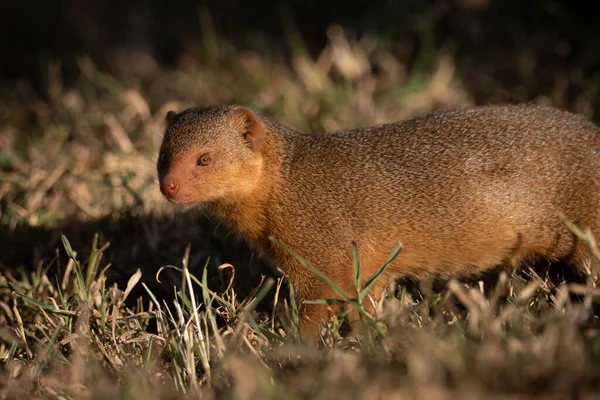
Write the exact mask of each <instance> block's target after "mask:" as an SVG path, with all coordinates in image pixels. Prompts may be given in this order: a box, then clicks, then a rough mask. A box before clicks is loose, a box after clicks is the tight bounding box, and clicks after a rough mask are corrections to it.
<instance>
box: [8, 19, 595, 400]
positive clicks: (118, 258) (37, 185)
mask: <svg viewBox="0 0 600 400" xmlns="http://www.w3.org/2000/svg"><path fill="white" fill-rule="evenodd" d="M207 35H208V33H207ZM329 36H330V42H329V44H328V45H327V47H326V48H325V49H323V51H322V53H321V55H320V56H319V57H318V58H317V59H315V60H313V59H311V58H309V57H308V56H307V55H306V54H305V53H304V52H302V51H299V52H298V53H295V54H293V55H292V57H291V59H290V60H289V61H290V62H289V63H287V62H283V61H280V60H277V59H265V58H263V57H261V56H260V55H259V54H256V53H252V52H238V53H232V54H231V55H228V54H229V53H230V52H232V50H231V46H225V45H222V43H219V40H221V39H219V38H218V37H212V36H211V37H210V38H209V39H210V41H211V43H213V45H211V46H212V47H210V48H211V49H213V50H211V52H212V53H211V54H212V56H211V61H210V63H208V65H204V64H202V63H200V62H198V61H197V60H196V59H194V58H192V57H184V58H183V59H182V60H181V63H180V66H179V68H178V69H177V70H169V69H164V68H162V67H160V66H159V65H158V64H156V63H154V62H153V60H152V58H151V57H150V56H149V55H148V54H144V53H131V54H127V55H123V54H121V55H120V56H119V57H121V58H118V57H117V59H116V60H115V64H116V65H117V66H118V67H117V70H116V71H115V72H113V73H112V74H111V75H108V74H105V73H104V72H102V71H99V70H98V69H97V68H96V66H95V65H94V64H93V62H92V61H91V60H90V59H88V58H86V57H82V58H81V59H80V60H79V68H80V74H79V76H80V78H79V81H78V82H76V83H75V84H74V85H73V86H69V87H66V86H63V84H62V80H61V77H60V75H59V74H58V72H57V71H59V70H60V69H59V68H51V69H50V71H49V74H48V75H49V76H50V77H51V79H50V81H49V87H51V88H52V90H51V91H50V92H49V98H50V100H49V101H40V100H37V99H35V98H34V97H33V96H32V95H31V90H30V89H29V88H28V86H27V85H26V84H15V87H14V90H13V91H12V92H11V93H12V94H11V96H8V97H4V98H2V99H1V100H0V114H2V115H6V116H8V118H6V122H2V124H1V125H0V148H1V149H2V150H1V151H0V174H1V175H0V194H1V201H0V267H1V269H0V307H1V309H2V312H0V360H1V364H0V365H1V367H0V377H1V378H0V382H2V383H1V385H0V397H2V398H32V397H34V398H61V399H65V398H106V397H109V396H117V397H120V398H144V399H161V398H188V397H189V398H197V397H199V396H202V397H203V398H216V397H225V398H292V399H293V398H307V397H310V398H332V397H334V396H335V397H341V398H367V397H368V398H381V397H410V398H417V397H421V398H436V399H437V398H464V397H470V398H480V397H483V396H491V397H493V398H564V397H569V398H574V397H577V398H595V397H596V396H597V395H598V394H599V392H600V385H599V384H598V382H600V364H599V362H600V334H599V331H598V317H597V313H598V312H597V300H596V298H597V296H598V294H599V293H600V290H599V289H598V288H597V285H598V279H599V276H598V272H597V265H596V264H592V265H590V266H589V274H588V276H587V278H586V279H587V280H585V282H583V283H573V282H567V281H565V280H564V279H563V278H562V275H561V274H560V273H559V274H557V273H555V272H554V271H550V272H549V273H541V272H539V271H536V270H534V269H532V268H529V267H528V266H525V268H524V270H523V272H522V273H519V274H514V275H507V274H506V273H505V272H499V273H491V274H486V275H482V276H479V277H471V278H470V279H468V280H464V281H460V280H456V279H452V280H449V281H447V282H441V283H438V282H409V281H406V282H401V283H400V285H399V286H398V287H390V288H389V292H388V294H387V296H386V298H385V300H384V301H382V302H381V303H380V304H378V305H377V306H378V307H377V313H376V314H374V315H371V314H368V313H367V312H366V311H365V310H364V309H363V308H362V303H361V301H356V299H358V300H361V299H362V298H364V297H365V296H366V292H365V289H368V287H369V285H371V284H372V283H373V282H374V280H369V281H368V282H367V284H366V287H361V286H360V282H358V281H357V288H356V289H357V291H356V293H352V294H344V296H342V298H344V297H345V300H346V301H347V302H349V303H351V304H353V305H354V306H356V307H357V308H358V311H359V313H360V315H361V317H362V320H363V322H364V325H365V326H364V330H363V331H362V332H363V334H362V336H361V337H358V338H348V337H344V336H343V335H341V334H340V329H341V324H340V321H332V323H331V324H330V326H329V327H328V328H327V329H326V330H325V337H324V344H323V347H322V348H321V349H319V350H315V349H313V348H310V347H307V346H305V345H304V344H302V343H300V342H298V340H297V338H298V331H297V322H298V310H297V304H296V303H295V300H294V296H293V292H290V290H289V289H288V285H287V282H286V281H285V280H284V279H282V278H281V276H280V275H279V274H277V272H276V271H275V270H274V268H273V267H272V266H270V265H269V263H268V262H267V261H266V260H263V259H262V258H260V256H258V255H256V254H254V253H253V251H252V250H251V249H248V248H247V247H246V246H245V245H244V244H243V243H240V242H238V241H237V240H236V239H235V238H234V237H232V236H231V235H229V234H228V233H227V232H225V231H224V230H223V228H222V227H220V226H218V225H216V224H215V223H214V221H212V220H211V219H210V217H207V216H204V215H202V214H201V213H199V212H198V211H197V210H185V211H181V210H179V209H173V208H171V206H170V205H168V204H166V203H165V202H163V201H162V199H161V196H160V193H159V191H158V189H157V185H156V179H155V172H154V160H155V156H156V150H157V146H158V144H159V142H160V135H161V129H162V128H161V126H162V119H163V117H164V115H165V114H166V111H167V110H169V109H181V108H183V107H185V106H188V105H192V104H206V103H232V102H236V103H242V104H246V105H250V106H252V107H254V108H256V109H258V110H260V111H261V112H262V113H264V114H265V115H267V116H273V117H276V119H277V120H280V121H283V122H285V123H287V124H290V125H292V126H295V127H297V128H298V129H305V130H309V129H312V130H317V129H327V130H334V129H339V128H348V127H353V126H359V125H364V124H371V123H379V122H385V121H391V120H395V119H401V118H407V117H410V116H414V115H418V114H422V113H425V112H429V111H433V110H435V109H439V108H456V107H462V106H467V105H471V104H472V103H473V101H472V99H471V98H470V96H469V94H468V92H467V91H466V90H465V89H464V87H463V80H462V78H461V77H460V76H459V75H457V73H456V71H455V69H454V64H453V59H452V57H451V56H450V55H448V54H441V55H439V56H438V57H437V58H435V59H434V60H433V61H432V62H431V63H430V64H429V65H427V67H425V68H422V67H419V69H418V70H411V69H408V68H407V67H406V66H405V65H402V64H401V63H400V62H399V61H398V60H396V59H395V58H394V56H393V53H390V52H387V51H386V50H385V49H381V48H376V46H375V47H374V46H373V45H372V43H371V42H369V40H363V41H355V40H350V39H348V38H347V37H346V36H345V35H344V32H343V31H341V30H340V29H339V28H336V27H334V28H332V29H331V30H330V32H329ZM290 37H293V38H295V39H290V40H300V39H298V38H297V37H296V36H294V35H290ZM290 47H292V48H300V49H301V48H302V46H301V44H297V45H295V46H290ZM215 49H219V50H222V51H220V52H216V51H215ZM375 60H379V66H380V67H381V68H382V69H381V70H380V71H378V72H377V73H375V72H372V68H371V66H372V64H373V63H374V62H375ZM381 60H384V61H385V62H381ZM399 71H401V73H400V72H399ZM542 100H543V99H542ZM572 228H573V229H576V227H574V226H573V227H572ZM578 234H579V235H580V237H581V238H583V239H584V240H587V241H588V242H589V243H590V246H592V247H593V248H595V243H594V242H593V240H592V238H591V236H590V235H589V232H579V231H578ZM354 251H355V252H356V248H355V250H354ZM390 251H392V249H390ZM398 252H400V247H398V248H397V249H395V250H394V251H393V252H392V256H398V257H402V253H401V252H400V253H399V254H398ZM299 257H300V256H299ZM355 260H358V258H357V257H356V254H355ZM306 266H307V268H310V265H308V264H307V265H306ZM354 268H355V271H356V272H358V271H359V270H360V265H359V263H358V262H355V264H354ZM384 268H385V265H384V266H382V269H381V270H380V272H382V271H383V269H384ZM315 272H316V271H315ZM378 275H379V273H377V274H375V276H374V277H373V279H377V278H378ZM321 278H323V279H327V278H326V277H321ZM323 300H327V299H323Z"/></svg>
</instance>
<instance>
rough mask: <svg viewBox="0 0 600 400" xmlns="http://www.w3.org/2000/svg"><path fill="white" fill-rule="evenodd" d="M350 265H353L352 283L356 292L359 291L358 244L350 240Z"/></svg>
mask: <svg viewBox="0 0 600 400" xmlns="http://www.w3.org/2000/svg"><path fill="white" fill-rule="evenodd" d="M352 266H353V267H354V285H355V286H356V293H357V294H358V293H360V286H361V285H360V259H359V258H358V245H357V244H356V242H355V241H352Z"/></svg>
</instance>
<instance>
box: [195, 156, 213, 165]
mask: <svg viewBox="0 0 600 400" xmlns="http://www.w3.org/2000/svg"><path fill="white" fill-rule="evenodd" d="M211 161H212V159H211V158H210V154H208V153H204V154H202V155H201V156H200V157H198V163H197V164H198V165H199V166H201V167H206V166H207V165H208V164H210V162H211Z"/></svg>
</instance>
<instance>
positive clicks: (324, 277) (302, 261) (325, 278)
mask: <svg viewBox="0 0 600 400" xmlns="http://www.w3.org/2000/svg"><path fill="white" fill-rule="evenodd" d="M270 239H271V241H272V242H273V243H275V244H276V245H278V246H279V247H281V248H282V249H283V250H285V251H286V252H288V253H289V254H290V255H291V256H293V257H294V258H295V259H296V260H297V261H298V262H299V263H300V264H302V266H303V267H306V268H308V269H309V270H310V271H311V272H312V273H314V274H315V275H317V276H318V277H319V278H321V280H323V281H324V282H325V283H327V284H328V285H329V287H331V288H332V289H333V290H334V291H335V292H336V293H337V294H338V295H339V296H340V297H341V298H342V299H344V300H345V301H346V302H348V303H353V301H352V299H351V298H350V297H349V296H348V295H347V294H346V293H344V291H343V290H342V289H341V288H340V287H339V286H338V285H337V284H336V283H335V282H334V281H332V280H331V279H330V278H329V277H328V276H327V275H325V274H324V273H322V272H321V271H319V269H317V268H316V267H315V266H314V265H312V264H311V263H309V262H308V260H306V259H305V258H304V257H302V256H301V255H299V254H298V253H296V252H295V251H293V250H292V249H290V248H289V247H288V246H286V245H285V244H283V243H281V242H280V241H279V240H277V239H275V238H274V237H272V236H271V237H270Z"/></svg>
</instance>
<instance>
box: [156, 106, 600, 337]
mask: <svg viewBox="0 0 600 400" xmlns="http://www.w3.org/2000/svg"><path fill="white" fill-rule="evenodd" d="M169 120H170V122H169V126H168V128H167V130H166V133H165V137H164V140H163V144H162V148H161V152H164V153H165V154H166V155H165V156H164V158H165V160H163V162H162V163H161V162H159V164H158V173H159V178H160V180H161V184H163V186H164V185H166V183H170V182H176V184H177V188H178V190H177V193H174V194H173V195H172V196H167V197H169V198H170V200H171V201H173V202H175V203H202V204H204V205H205V206H207V207H208V208H209V209H210V210H212V212H213V213H214V214H216V215H217V216H218V217H219V218H220V219H222V220H223V221H225V222H227V223H229V224H230V225H231V226H232V227H233V228H234V229H235V230H237V231H238V232H239V233H240V234H241V235H242V236H243V237H245V238H246V239H247V240H249V241H250V242H251V243H253V244H254V245H255V246H256V247H257V248H259V249H260V250H262V251H263V252H264V253H265V254H267V255H268V256H270V257H271V258H272V259H273V260H274V261H275V262H277V263H278V264H279V265H280V266H281V267H282V268H283V269H284V270H285V271H286V272H287V274H288V275H289V277H290V279H291V281H292V283H293V285H294V288H295V290H296V292H297V294H298V295H299V296H300V297H301V298H302V299H304V300H306V299H323V298H337V296H336V295H335V293H334V292H333V291H332V290H331V288H329V287H328V286H327V285H326V284H325V283H323V282H322V281H320V280H319V279H318V278H317V277H316V276H314V275H313V274H312V273H311V272H310V271H308V270H306V269H305V268H303V267H302V266H301V265H300V264H298V263H297V262H296V261H295V260H294V259H293V258H292V257H291V256H290V255H289V254H287V253H285V252H284V251H282V250H281V249H280V248H278V247H277V246H275V245H274V244H272V243H271V242H270V241H269V239H268V238H269V236H270V235H273V236H274V237H276V238H277V239H278V240H279V241H281V242H283V243H285V244H286V245H288V246H289V247H291V248H292V249H294V250H295V251H296V252H298V253H300V254H301V255H303V256H304V257H306V258H307V259H308V260H309V261H310V262H311V263H313V264H314V265H315V266H316V267H317V268H319V269H320V270H321V271H323V272H324V273H325V274H326V275H328V276H329V277H330V278H332V279H333V280H334V281H335V282H336V283H337V284H338V285H339V286H340V287H341V288H343V289H344V290H346V292H347V293H350V294H355V289H354V283H353V269H352V257H351V254H352V251H351V242H352V241H356V242H357V243H358V246H359V254H360V257H361V263H362V273H363V277H364V278H365V279H366V278H367V277H369V276H370V275H372V274H373V273H374V271H375V270H376V269H377V268H378V267H379V266H380V265H381V264H382V263H383V262H384V261H385V259H386V258H387V257H388V255H389V253H390V251H391V250H392V249H393V247H394V245H395V244H396V243H397V242H398V241H399V242H401V243H402V245H403V248H404V250H403V252H402V253H401V254H400V256H399V257H398V258H397V259H396V260H395V262H394V263H393V264H392V265H391V266H390V268H389V269H388V272H389V274H388V277H389V276H392V275H410V276H414V277H419V278H422V277H428V276H436V275H441V276H449V275H456V274H469V273H473V272H476V271H481V270H485V269H489V268H491V267H494V266H497V265H507V266H512V265H518V264H519V263H520V262H521V261H522V260H523V259H524V258H526V257H527V258H531V257H544V258H547V259H549V260H551V261H555V260H565V261H567V262H572V261H575V257H576V255H577V254H583V255H584V256H586V254H587V253H586V251H585V248H584V246H580V244H578V243H577V241H576V239H575V237H574V236H573V235H572V234H571V233H570V231H569V230H568V229H567V228H566V227H565V225H564V224H563V222H562V220H561V215H565V216H566V217H568V218H570V219H572V220H574V221H575V222H577V223H578V224H580V225H581V226H583V227H590V228H591V229H592V232H594V233H598V230H599V223H600V221H599V218H600V217H599V214H598V212H597V211H598V210H597V208H598V200H599V192H600V179H599V176H598V173H599V171H600V153H599V152H600V132H599V129H598V128H597V127H596V126H595V125H594V124H593V123H591V122H589V121H587V120H586V119H585V118H583V117H581V116H578V115H575V114H571V113H568V112H565V111H560V110H557V109H553V108H548V107H540V106H532V105H522V106H492V107H476V108H471V109H464V110H456V111H444V112H438V113H435V114H431V115H427V116H423V117H419V118H415V119H412V120H408V121H404V122H398V123H392V124H386V125H380V126H374V127H367V128H361V129H355V130H350V131H344V132H336V133H326V134H301V133H298V132H295V131H293V130H291V129H289V128H287V127H284V126H282V125H279V124H277V123H275V122H272V121H269V120H267V119H265V118H262V117H260V116H258V115H257V114H255V113H253V112H252V111H250V110H248V109H246V108H242V107H238V106H215V107H204V108H193V109H189V110H186V111H184V112H183V113H181V114H177V115H171V116H170V118H169ZM205 152H211V154H212V160H213V161H212V163H211V165H209V166H208V167H203V166H197V165H196V160H197V157H198V156H199V155H200V154H202V153H205ZM383 283H384V280H382V281H381V282H380V283H379V284H378V286H376V287H375V288H374V293H375V294H379V293H381V289H382V287H383ZM302 311H303V319H302V321H303V323H302V326H301V328H302V333H303V334H304V335H310V334H314V329H312V328H311V327H312V326H313V325H312V324H310V323H308V322H307V318H308V319H312V320H315V321H319V320H321V319H327V318H328V317H329V316H330V311H328V309H327V308H325V307H323V306H315V305H313V306H305V307H303V309H302Z"/></svg>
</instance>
